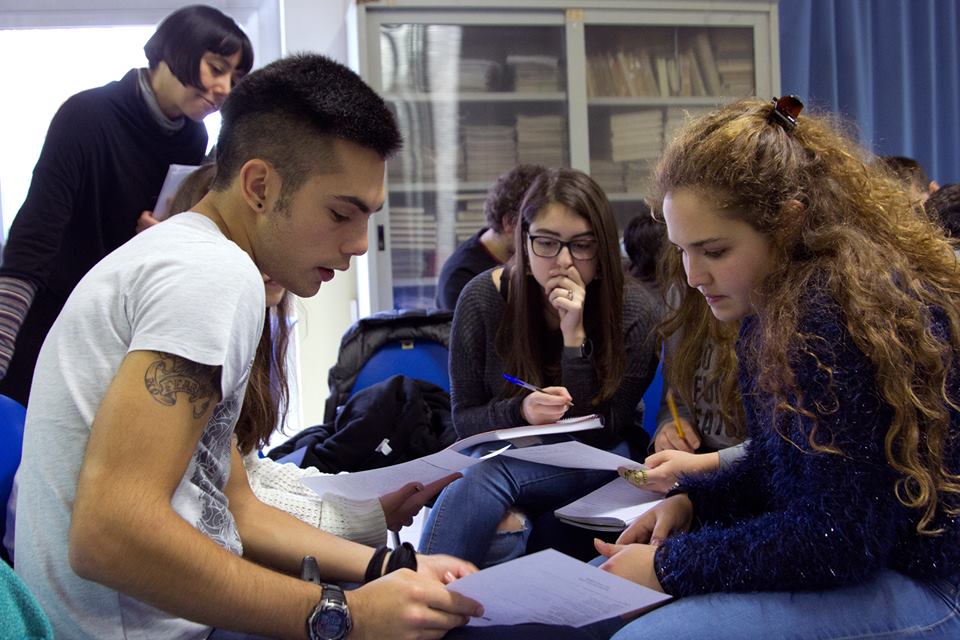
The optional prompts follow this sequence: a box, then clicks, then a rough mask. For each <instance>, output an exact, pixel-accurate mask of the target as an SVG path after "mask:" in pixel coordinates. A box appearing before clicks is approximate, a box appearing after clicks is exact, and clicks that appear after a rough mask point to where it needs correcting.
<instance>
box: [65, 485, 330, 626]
mask: <svg viewBox="0 0 960 640" xmlns="http://www.w3.org/2000/svg"><path fill="white" fill-rule="evenodd" d="M128 493H129V494H131V495H128V496H127V498H128V499H120V500H117V499H116V498H117V496H115V495H112V496H110V500H98V501H96V502H99V503H100V505H102V506H98V505H93V504H90V502H92V501H89V502H87V504H86V505H85V506H82V507H81V508H80V509H75V511H74V518H73V524H72V527H71V532H70V562H71V566H72V567H73V569H74V571H76V573H77V574H78V575H79V576H81V577H83V578H86V579H88V580H93V581H95V582H99V583H101V584H104V585H106V586H108V587H110V588H112V589H115V590H117V591H120V592H121V593H124V594H126V595H129V596H131V597H134V598H136V599H138V600H142V601H144V602H146V603H148V604H150V605H152V606H154V607H157V608H159V609H162V610H163V611H166V612H168V613H171V614H173V615H176V616H179V617H183V618H187V619H190V620H195V621H197V622H200V623H202V624H207V625H210V626H214V627H223V628H228V629H236V630H240V631H244V632H247V633H256V634H262V635H269V636H276V637H283V638H303V637H305V625H304V622H305V620H306V618H307V615H308V614H309V612H310V611H311V610H312V608H313V607H314V606H315V605H316V603H317V602H318V601H319V598H320V589H319V587H317V586H316V585H313V584H310V583H307V582H303V581H301V580H298V579H296V578H294V577H290V576H285V575H282V574H280V573H276V572H274V571H271V570H269V569H266V568H263V567H260V566H257V565H256V564H254V563H252V562H250V561H248V560H245V559H243V558H240V557H237V556H236V555H234V554H233V553H230V552H229V551H227V550H226V549H224V548H223V547H221V546H219V545H218V544H216V543H215V542H213V541H212V540H210V539H209V538H207V537H205V536H204V535H203V534H202V533H200V532H199V531H198V530H197V529H195V528H193V527H192V526H190V524H188V523H187V521H185V520H183V519H182V518H181V517H180V516H179V515H178V514H176V513H175V512H174V511H172V509H170V508H169V505H157V504H155V503H152V502H150V501H145V500H141V499H139V498H138V497H137V496H134V495H132V492H128ZM304 526H306V525H304Z"/></svg>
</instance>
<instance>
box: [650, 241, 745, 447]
mask: <svg viewBox="0 0 960 640" xmlns="http://www.w3.org/2000/svg"><path fill="white" fill-rule="evenodd" d="M657 279H658V280H659V281H660V282H666V283H670V287H671V288H670V292H671V293H672V292H674V291H677V292H682V293H681V296H680V298H679V302H678V304H677V305H676V307H675V308H673V309H672V310H671V311H669V312H668V313H667V314H666V316H665V317H664V318H663V320H662V321H661V322H660V324H659V325H658V326H657V333H658V335H659V338H660V340H661V344H667V345H668V349H669V350H668V351H667V352H666V353H665V357H664V361H663V377H664V380H665V381H666V383H667V388H668V389H671V390H672V391H673V392H674V393H676V394H677V395H679V396H680V399H681V400H682V401H683V404H684V405H686V406H687V407H691V409H692V408H693V407H696V406H697V392H696V389H695V387H694V381H695V379H696V374H697V370H698V369H699V368H700V364H701V360H702V359H703V354H704V350H705V349H706V348H707V347H708V346H713V347H714V348H715V349H716V356H715V359H714V361H713V366H712V367H711V368H710V371H709V372H708V373H707V379H706V381H705V382H706V386H708V387H709V386H711V385H713V384H716V385H717V389H718V391H719V393H718V399H719V403H718V405H719V406H717V410H718V413H719V415H720V419H721V420H722V421H723V427H724V432H725V433H726V434H727V435H728V436H731V437H734V438H736V439H737V440H740V441H742V440H744V439H745V438H746V435H747V434H746V424H745V420H744V416H743V403H742V402H741V401H740V388H739V386H738V385H737V352H736V341H737V328H738V327H739V323H723V322H720V321H719V320H717V319H716V318H715V317H714V315H713V313H711V311H710V307H709V306H707V303H706V301H705V300H704V298H703V296H701V295H686V292H687V291H688V290H689V289H688V287H687V286H686V285H685V283H684V279H685V275H684V270H683V261H682V260H681V259H680V253H679V252H677V251H673V250H670V249H667V250H664V251H663V252H662V253H661V255H660V260H659V262H658V264H657ZM678 282H679V283H684V284H681V285H679V286H677V284H676V283H678ZM667 297H668V298H672V297H673V295H672V294H668V296H667ZM674 335H676V336H677V338H676V340H673V341H670V338H671V337H672V336H674ZM694 415H695V414H694ZM694 426H695V427H697V428H698V429H699V428H700V426H699V425H697V424H694Z"/></svg>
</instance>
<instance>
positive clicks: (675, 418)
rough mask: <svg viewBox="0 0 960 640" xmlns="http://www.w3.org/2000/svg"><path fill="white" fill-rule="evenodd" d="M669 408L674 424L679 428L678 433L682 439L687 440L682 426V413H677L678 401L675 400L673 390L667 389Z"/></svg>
mask: <svg viewBox="0 0 960 640" xmlns="http://www.w3.org/2000/svg"><path fill="white" fill-rule="evenodd" d="M667 408H668V409H670V417H671V418H673V426H675V427H676V428H677V435H678V436H680V439H681V440H686V436H684V435H683V427H682V426H680V414H679V413H677V403H676V402H674V401H673V392H672V391H670V389H667Z"/></svg>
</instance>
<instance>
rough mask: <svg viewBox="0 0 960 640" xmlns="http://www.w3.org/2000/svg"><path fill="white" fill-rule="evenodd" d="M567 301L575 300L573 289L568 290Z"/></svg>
mask: <svg viewBox="0 0 960 640" xmlns="http://www.w3.org/2000/svg"><path fill="white" fill-rule="evenodd" d="M567 300H573V289H567Z"/></svg>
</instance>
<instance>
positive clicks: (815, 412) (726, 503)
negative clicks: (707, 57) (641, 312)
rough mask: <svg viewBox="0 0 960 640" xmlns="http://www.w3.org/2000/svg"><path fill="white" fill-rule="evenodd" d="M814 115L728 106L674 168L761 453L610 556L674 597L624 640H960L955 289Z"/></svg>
mask: <svg viewBox="0 0 960 640" xmlns="http://www.w3.org/2000/svg"><path fill="white" fill-rule="evenodd" d="M801 106H802V105H800V103H799V101H798V100H796V99H795V98H793V97H792V96H791V97H788V98H781V99H780V100H778V101H775V102H774V103H773V104H771V103H767V102H763V101H760V100H756V99H752V100H744V101H741V102H737V103H735V104H732V105H729V106H727V107H725V108H723V109H721V110H719V111H718V112H716V113H713V114H711V115H709V116H706V117H704V118H702V119H700V120H697V121H695V122H693V123H691V124H690V125H689V126H688V127H687V128H686V130H685V131H683V132H682V133H681V134H680V135H679V136H678V137H677V138H676V139H675V140H674V141H673V142H672V143H671V145H670V146H669V148H668V149H667V150H666V151H665V153H664V156H663V158H662V159H661V161H660V164H659V166H658V169H657V184H658V188H659V190H660V193H661V194H662V197H663V208H662V210H663V218H664V221H665V222H666V225H667V231H668V236H669V239H670V242H671V243H672V244H673V245H674V247H675V248H676V250H677V251H678V252H679V253H680V254H681V257H682V260H683V267H684V272H685V274H684V275H685V281H682V280H679V279H678V281H677V282H676V283H675V284H677V285H679V287H680V288H681V289H682V290H683V292H684V293H683V295H684V298H685V299H686V300H696V301H697V302H700V301H705V302H706V304H707V305H708V306H709V307H710V310H711V311H712V313H713V316H714V317H715V318H716V319H717V320H720V321H722V322H735V321H740V332H739V335H738V337H737V346H736V349H737V359H738V362H739V365H738V366H739V374H738V382H739V390H740V396H741V398H742V402H743V412H744V416H745V424H746V428H747V435H748V437H749V438H750V444H749V445H748V446H747V451H746V455H745V456H744V458H743V459H741V460H740V461H739V462H738V463H737V464H735V465H733V466H731V467H730V468H727V469H723V470H721V471H719V472H717V473H715V474H710V475H708V476H705V477H703V476H701V477H695V478H694V477H692V478H689V479H686V480H685V481H684V482H683V483H682V484H681V485H680V486H679V487H678V488H677V489H676V490H674V491H673V492H671V494H670V497H668V498H667V499H666V500H664V502H663V503H661V505H660V506H658V507H657V508H655V509H654V510H652V511H650V512H648V513H647V514H646V516H644V517H643V518H642V519H641V520H640V521H638V522H637V523H636V524H634V525H633V526H631V527H630V528H629V529H628V530H627V531H625V532H624V534H623V535H622V536H621V537H620V539H619V540H618V544H616V545H607V544H604V543H601V542H598V543H597V547H598V550H599V551H600V552H601V553H602V554H603V555H605V556H607V558H608V559H607V561H606V563H605V565H604V566H605V568H606V569H608V570H610V571H613V572H614V573H617V574H620V575H623V576H625V577H628V578H631V579H633V580H635V581H638V582H641V583H643V584H646V585H648V586H652V587H655V588H657V589H661V590H663V591H666V592H667V593H670V594H672V595H674V596H677V597H678V599H677V600H676V601H675V602H673V603H672V604H670V605H668V606H666V607H663V608H661V609H658V610H656V611H654V612H652V613H650V614H647V615H646V616H643V617H642V618H640V619H638V620H635V621H634V622H632V623H630V624H629V625H628V626H626V627H625V628H624V629H622V630H621V631H620V632H619V633H618V634H617V635H616V636H615V638H618V639H627V638H640V637H644V638H647V637H659V636H658V634H657V632H658V631H662V632H663V636H664V637H666V636H667V635H669V637H671V638H674V639H676V638H702V637H711V638H734V637H735V638H777V637H801V636H802V637H817V638H838V637H858V638H865V637H878V636H880V635H883V637H885V638H886V637H906V636H908V635H911V634H914V633H920V632H921V630H922V632H923V634H924V635H923V637H925V638H948V637H949V638H956V637H960V606H958V582H960V522H958V514H960V476H958V472H960V442H958V438H960V407H958V404H957V403H958V401H960V388H958V381H960V379H958V376H957V374H958V369H957V367H958V364H957V354H958V352H960V268H958V264H957V259H956V257H955V255H954V253H953V248H952V247H951V245H950V244H949V242H948V241H947V240H946V238H945V237H944V236H943V233H942V231H941V230H939V229H938V228H937V227H936V226H935V225H934V224H933V223H931V222H930V221H929V219H928V218H927V217H926V216H924V215H923V213H922V211H920V210H919V208H918V206H919V205H917V204H915V203H913V202H911V201H910V199H909V197H908V196H907V195H906V194H904V193H903V191H902V190H901V189H900V188H899V186H898V185H897V184H895V183H894V182H893V181H892V180H891V179H890V178H889V177H886V176H885V175H883V174H882V173H880V172H879V171H878V170H877V169H875V168H872V167H871V166H870V163H869V160H868V158H866V154H865V153H864V152H863V150H861V149H860V148H859V147H858V146H857V145H856V144H855V143H853V142H851V141H850V140H849V139H848V138H847V136H846V135H845V134H844V133H842V132H841V130H840V128H839V127H838V126H837V125H836V124H834V123H832V122H831V121H830V120H829V119H828V118H825V117H807V116H799V107H801ZM684 285H686V286H684ZM696 306H697V305H696V304H694V303H692V302H691V303H689V304H685V305H681V307H680V308H679V313H680V314H683V313H685V312H686V310H687V309H690V310H695V309H696ZM731 411H733V409H731ZM707 550H709V553H705V551H707Z"/></svg>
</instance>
